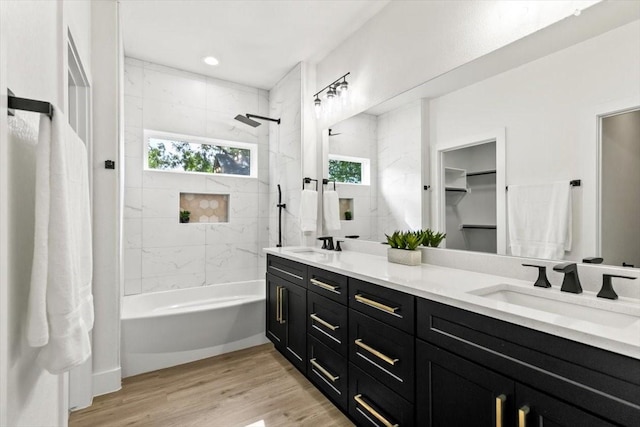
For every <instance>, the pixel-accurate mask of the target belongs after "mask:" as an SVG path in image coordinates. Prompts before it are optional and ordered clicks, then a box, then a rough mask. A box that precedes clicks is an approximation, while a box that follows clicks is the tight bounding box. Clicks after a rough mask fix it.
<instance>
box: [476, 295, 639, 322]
mask: <svg viewBox="0 0 640 427" xmlns="http://www.w3.org/2000/svg"><path fill="white" fill-rule="evenodd" d="M469 293H470V294H473V295H478V296H481V297H483V298H488V299H491V300H493V301H498V302H499V303H506V304H510V305H515V306H520V307H526V308H530V309H533V310H538V311H543V312H546V313H550V314H554V315H558V316H562V317H565V318H570V319H575V320H580V321H585V322H590V323H593V324H596V325H603V326H608V327H612V328H619V329H627V328H630V327H634V326H635V327H637V328H640V305H638V304H628V303H625V302H623V301H620V300H618V301H604V300H602V299H600V298H596V296H595V295H591V294H589V295H586V294H580V295H575V294H568V293H566V292H560V291H559V290H557V289H542V288H540V289H538V288H532V289H528V288H522V287H519V286H514V285H507V284H500V285H497V286H491V287H488V288H483V289H479V290H476V291H471V292H469Z"/></svg>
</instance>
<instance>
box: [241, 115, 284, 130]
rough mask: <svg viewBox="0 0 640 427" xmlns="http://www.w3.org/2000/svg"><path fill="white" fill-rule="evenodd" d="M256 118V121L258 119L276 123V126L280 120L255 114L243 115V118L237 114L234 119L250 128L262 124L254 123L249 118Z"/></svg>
mask: <svg viewBox="0 0 640 427" xmlns="http://www.w3.org/2000/svg"><path fill="white" fill-rule="evenodd" d="M252 117H253V118H256V119H260V120H268V121H270V122H276V123H277V124H280V119H272V118H271V117H263V116H257V115H255V114H249V113H247V114H245V115H244V116H243V115H242V114H238V115H237V116H236V117H235V119H236V120H238V121H240V122H242V123H244V124H245V125H249V126H251V127H254V128H255V127H258V126H260V125H261V124H262V123H260V122H256V121H255V120H251V118H252Z"/></svg>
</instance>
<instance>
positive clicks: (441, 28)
mask: <svg viewBox="0 0 640 427" xmlns="http://www.w3.org/2000/svg"><path fill="white" fill-rule="evenodd" d="M594 3H597V1H553V2H544V1H459V2H451V1H422V2H420V1H392V2H390V3H389V4H388V5H387V6H385V7H384V8H383V9H382V10H381V11H380V12H379V13H378V14H377V15H375V16H374V17H373V18H372V19H371V20H369V21H368V22H367V23H365V24H364V25H363V26H362V27H361V28H360V29H359V30H358V31H356V32H355V33H354V34H353V35H352V36H350V37H349V38H348V39H346V40H345V41H343V42H342V43H340V45H339V46H338V47H337V48H336V49H335V50H333V51H332V52H331V53H330V54H329V55H327V56H326V57H325V58H324V59H323V60H322V61H320V62H319V63H318V64H317V80H316V82H317V85H316V86H317V88H318V89H320V88H322V87H324V86H325V85H327V84H329V83H331V82H332V81H334V80H335V79H336V78H338V77H339V76H341V75H343V74H344V73H346V72H348V71H350V72H351V76H350V78H349V83H350V86H351V87H350V92H351V93H350V97H351V101H350V103H349V104H348V105H347V106H345V107H344V108H342V109H340V110H339V111H338V112H336V113H335V114H332V115H329V116H327V117H325V118H323V119H322V125H323V126H322V127H327V125H330V124H333V123H337V122H338V121H340V120H343V119H345V118H347V117H349V116H352V115H354V114H357V113H359V112H362V111H364V110H366V109H368V108H370V107H372V106H374V105H376V104H378V103H380V102H381V101H384V100H386V99H388V98H390V97H392V96H395V95H397V94H399V93H401V92H403V91H405V90H407V89H410V88H412V87H414V86H416V85H418V84H420V83H422V82H425V81H427V80H430V79H432V78H434V77H436V76H438V75H440V74H443V73H446V72H447V71H450V70H452V69H454V68H456V67H458V66H460V65H463V64H465V63H467V62H469V61H472V60H474V59H476V58H479V57H481V56H483V55H485V54H487V53H489V52H491V51H493V50H496V49H498V48H500V47H502V46H505V45H507V44H509V43H511V42H513V41H515V40H518V39H520V38H522V37H524V36H526V35H529V34H531V33H533V32H535V31H537V30H539V29H541V28H544V27H546V26H548V25H550V24H552V23H554V22H556V21H559V20H562V19H564V18H566V17H568V16H571V15H572V14H573V12H574V11H575V10H576V9H577V8H580V9H583V8H586V7H588V6H590V5H593V4H594ZM307 98H308V99H306V100H305V101H306V102H308V103H313V98H312V97H310V96H309V97H307Z"/></svg>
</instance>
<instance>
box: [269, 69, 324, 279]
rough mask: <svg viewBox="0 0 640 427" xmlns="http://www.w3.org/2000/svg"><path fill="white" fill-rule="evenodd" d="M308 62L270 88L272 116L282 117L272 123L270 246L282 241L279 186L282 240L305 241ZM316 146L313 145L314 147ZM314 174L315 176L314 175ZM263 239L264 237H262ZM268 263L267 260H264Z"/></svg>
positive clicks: (291, 243) (289, 244)
mask: <svg viewBox="0 0 640 427" xmlns="http://www.w3.org/2000/svg"><path fill="white" fill-rule="evenodd" d="M304 68H305V64H303V63H300V64H298V65H296V66H295V67H294V68H293V69H292V70H291V71H289V73H287V75H286V76H284V77H283V78H282V80H280V81H279V82H278V83H277V84H276V85H275V86H274V87H273V88H272V89H271V91H269V114H268V115H269V116H270V117H273V118H280V119H281V120H282V122H281V124H280V125H277V124H275V123H270V124H269V203H268V205H267V206H266V211H265V212H264V215H265V216H266V217H268V218H269V235H268V246H275V245H276V244H277V243H278V209H277V208H276V207H275V206H276V204H277V203H278V187H277V185H278V184H280V186H281V189H282V202H283V203H286V204H287V208H286V209H285V210H284V211H283V212H282V244H283V246H295V245H300V244H302V242H303V241H305V239H303V236H302V232H301V229H300V220H299V217H300V191H301V188H302V178H303V175H302V167H303V165H302V163H303V161H302V132H303V128H302V117H303V113H302V111H303V110H302V102H301V100H302V90H303V84H304V78H305V76H306V73H305V70H304ZM310 149H312V148H310ZM312 178H314V177H312ZM260 241H261V242H266V241H263V240H262V239H261V240H260ZM261 265H262V266H263V267H264V265H265V263H264V262H261Z"/></svg>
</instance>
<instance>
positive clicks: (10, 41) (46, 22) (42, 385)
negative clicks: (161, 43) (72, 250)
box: [0, 1, 91, 426]
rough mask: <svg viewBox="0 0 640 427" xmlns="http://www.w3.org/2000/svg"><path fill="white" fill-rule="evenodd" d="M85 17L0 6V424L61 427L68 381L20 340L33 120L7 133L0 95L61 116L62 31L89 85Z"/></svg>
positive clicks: (84, 6)
mask: <svg viewBox="0 0 640 427" xmlns="http://www.w3.org/2000/svg"><path fill="white" fill-rule="evenodd" d="M90 11H91V4H90V3H89V2H84V1H83V2H72V1H62V2H37V1H6V2H2V5H1V6H0V50H1V51H2V54H0V63H1V65H0V87H2V89H0V94H1V97H2V99H3V101H2V107H3V108H2V110H1V111H0V116H1V117H0V135H1V136H0V138H1V139H2V146H3V153H2V154H3V155H2V156H0V157H1V158H2V162H3V163H2V165H1V166H0V169H2V171H3V175H2V179H0V181H2V186H1V187H0V188H1V189H2V192H1V193H0V205H2V206H3V211H2V213H1V215H0V216H1V217H2V221H1V222H2V228H1V230H2V231H0V239H1V240H2V248H3V250H2V251H0V256H2V264H1V265H2V270H3V277H2V280H0V286H1V287H2V292H1V293H0V295H1V297H0V298H1V299H2V309H0V316H1V318H0V324H2V325H3V333H2V334H0V338H1V339H2V345H1V348H2V350H3V351H2V356H1V357H0V363H2V369H0V376H1V377H2V379H1V380H0V382H2V392H0V406H1V407H2V410H1V411H0V424H2V425H11V426H21V425H26V426H33V425H37V426H47V425H66V424H67V405H68V403H67V402H68V375H66V374H65V375H55V376H54V375H50V374H49V373H47V372H46V371H44V370H43V369H41V368H40V367H39V366H38V365H37V363H36V362H35V357H36V355H37V353H38V351H37V350H36V349H33V348H30V347H29V346H28V345H27V344H26V342H25V341H24V335H23V328H24V322H25V315H26V304H27V297H28V293H29V281H30V273H31V259H32V256H33V221H34V213H33V211H34V176H35V160H34V152H35V141H36V139H37V129H38V119H39V118H38V116H37V115H36V114H33V113H27V112H18V113H17V114H16V117H15V118H11V119H10V120H11V130H10V129H8V126H7V125H8V121H7V114H6V111H5V110H4V107H5V106H6V104H5V102H6V101H5V99H6V92H5V90H6V89H5V88H7V87H9V88H11V89H12V90H13V91H14V92H15V94H16V96H20V97H26V98H33V99H39V100H45V101H49V102H52V103H54V104H55V105H57V106H58V107H59V110H58V111H59V112H61V113H63V112H64V111H65V109H66V99H67V80H66V78H67V72H66V66H67V63H66V59H67V57H66V52H67V34H68V32H71V34H72V35H73V37H74V40H75V43H76V46H77V47H78V50H79V53H80V60H81V61H82V62H83V64H84V65H85V68H86V70H85V71H86V73H87V75H88V76H89V78H91V34H90V29H91V21H90V20H88V19H87V17H88V16H90ZM16 130H17V131H16ZM4 150H6V152H5V151H4ZM5 173H6V175H5ZM4 209H6V210H4ZM5 327H6V329H4V328H5Z"/></svg>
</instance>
